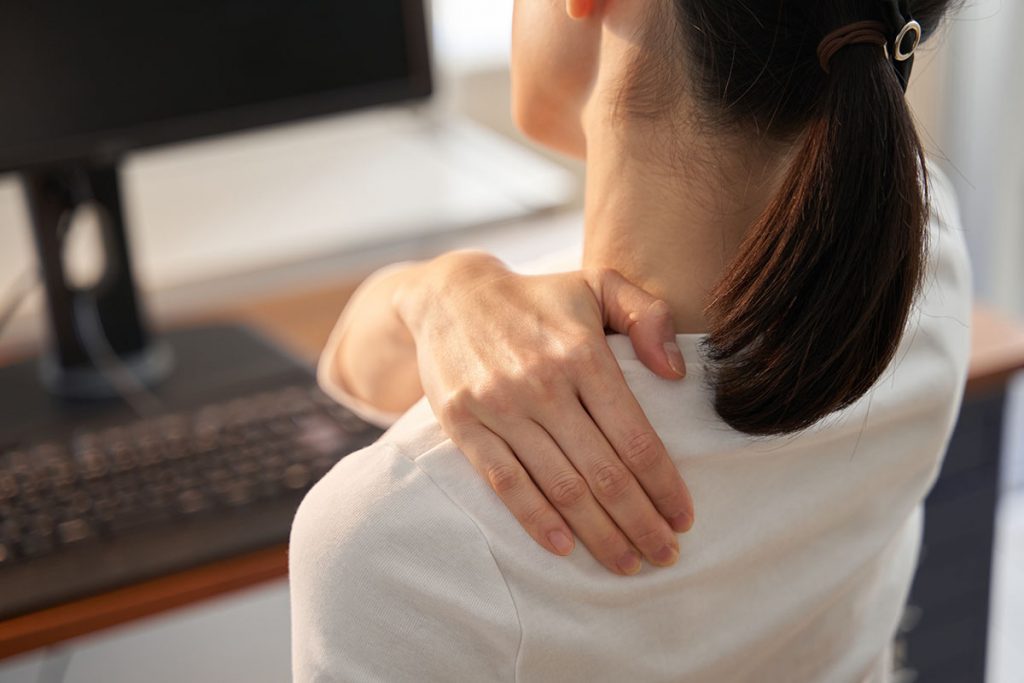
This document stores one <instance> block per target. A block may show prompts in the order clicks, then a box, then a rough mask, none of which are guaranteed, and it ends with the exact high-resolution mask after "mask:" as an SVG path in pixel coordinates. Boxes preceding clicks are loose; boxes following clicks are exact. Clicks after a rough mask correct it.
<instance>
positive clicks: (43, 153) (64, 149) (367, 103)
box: [0, 0, 433, 173]
mask: <svg viewBox="0 0 1024 683" xmlns="http://www.w3.org/2000/svg"><path fill="white" fill-rule="evenodd" d="M400 1H401V6H402V12H403V17H404V18H405V22H404V23H405V28H406V46H407V47H408V50H409V72H408V77H407V78H403V79H397V80H394V81H381V82H379V83H374V84H372V85H366V86H361V87H355V88H353V87H348V88H344V89H339V90H329V91H324V92H319V93H315V94H310V95H302V96H299V97H291V98H285V99H280V100H273V101H267V102H260V103H257V104H249V105H244V106H240V107H233V108H230V109H220V110H217V111H211V112H207V113H203V114H195V115H189V116H180V117H175V118H170V119H164V120H161V121H151V122H148V123H144V124H138V125H134V126H127V127H122V128H115V129H108V130H103V131H97V132H95V133H88V134H82V135H76V136H68V137H64V138H61V139H59V140H50V141H46V142H44V143H39V142H34V143H31V144H26V145H22V146H13V147H7V148H6V149H0V173H10V172H17V171H23V170H32V169H36V168H45V167H52V166H63V165H68V164H81V163H83V162H85V163H89V162H93V161H95V162H100V163H110V162H112V161H116V160H119V159H120V158H122V157H123V156H124V155H126V154H127V153H129V152H132V151H135V150H141V149H146V148H149V147H156V146H161V145H170V144H175V143H180V142H189V141H193V140H197V139H201V138H205V137H211V136H216V135H225V134H229V133H234V132H242V131H247V130H252V129H254V128H261V127H264V126H273V125H279V124H285V123H290V122H294V121H301V120H304V119H311V118H317V117H323V116H328V115H330V114H338V113H341V112H345V111H350V110H353V109H362V108H367V107H371V106H377V105H387V104H395V103H398V102H406V101H408V102H413V101H416V100H423V99H426V98H428V97H430V95H431V94H432V92H433V75H432V73H431V68H430V64H431V61H430V45H429V40H428V37H427V13H426V10H425V8H424V2H423V0H400Z"/></svg>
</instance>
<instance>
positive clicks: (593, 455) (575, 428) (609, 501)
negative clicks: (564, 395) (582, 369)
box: [547, 403, 679, 566]
mask: <svg viewBox="0 0 1024 683" xmlns="http://www.w3.org/2000/svg"><path fill="white" fill-rule="evenodd" d="M547 429H548V430H549V431H550V432H551V435H552V436H553V437H554V439H555V443H556V444H558V446H559V448H560V449H561V450H562V451H564V452H565V454H566V456H568V458H569V461H570V462H571V463H572V464H573V466H574V467H575V469H576V471H578V472H579V473H580V474H582V475H583V478H584V479H585V480H586V482H587V485H588V487H589V488H590V490H591V491H592V492H593V495H594V497H595V498H596V500H597V502H598V503H599V504H600V506H601V507H602V508H603V509H604V510H605V511H606V512H607V513H608V515H610V516H611V518H612V520H613V521H614V522H615V524H616V525H617V526H618V527H619V528H620V529H621V530H622V532H623V533H624V534H625V535H626V538H628V539H629V540H630V542H631V543H632V544H633V545H634V546H636V548H637V549H639V550H640V552H641V553H643V555H644V557H646V558H647V560H648V561H649V562H651V564H654V565H658V566H667V565H670V564H673V563H675V561H676V559H677V558H678V556H679V542H678V540H677V539H676V534H675V532H674V531H673V530H672V528H671V527H669V525H668V523H667V522H666V521H665V518H664V517H662V515H661V514H660V512H659V511H658V509H657V508H656V507H655V506H654V504H653V503H652V501H651V499H650V498H649V497H648V494H647V493H646V492H645V491H644V489H643V488H641V486H640V484H639V483H638V481H637V479H636V478H635V477H634V475H633V473H632V472H631V471H630V470H629V469H628V468H627V467H626V466H625V465H624V464H623V461H622V460H621V459H620V458H619V457H618V456H617V455H616V453H615V452H614V451H613V450H612V448H611V446H610V445H609V444H608V441H607V439H606V438H605V436H604V434H602V433H601V431H600V430H599V429H598V427H597V425H596V424H594V421H593V419H592V418H591V417H590V415H588V414H587V413H586V411H585V410H584V409H583V406H581V405H579V404H578V403H577V405H576V407H575V410H573V411H566V412H564V413H563V414H562V415H560V417H559V420H558V421H557V422H553V423H552V424H551V425H549V426H548V427H547ZM669 464H670V465H671V462H670V463H669ZM673 469H674V468H673ZM677 476H678V475H677ZM556 505H557V503H556ZM560 509H561V508H560ZM563 514H565V513H564V511H563ZM570 523H571V522H570ZM573 528H576V527H575V526H574V527H573ZM577 533H579V530H578V529H577ZM581 538H582V537H581ZM589 547H590V546H589V545H588V548H589Z"/></svg>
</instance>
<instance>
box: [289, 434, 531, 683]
mask: <svg viewBox="0 0 1024 683" xmlns="http://www.w3.org/2000/svg"><path fill="white" fill-rule="evenodd" d="M289 564H290V572H291V577H290V581H291V599H292V654H293V662H292V666H293V671H294V678H295V680H296V681H297V682H304V681H328V680H330V681H381V680H387V681H433V680H437V681H449V680H450V681H454V680H473V681H511V680H514V678H515V673H514V668H515V657H516V653H517V650H518V644H519V624H518V619H517V617H516V612H515V606H514V604H513V603H512V598H511V596H510V594H509V591H508V588H507V587H506V585H505V582H504V578H503V577H502V575H501V572H500V571H499V570H498V568H497V565H496V564H495V562H494V559H493V557H492V556H491V554H490V550H489V548H488V546H487V543H486V541H485V539H484V538H483V536H482V535H481V533H480V532H479V530H478V529H477V528H476V526H475V524H474V523H473V521H472V520H471V519H470V518H468V517H467V516H466V515H465V513H463V512H462V511H461V510H460V509H459V508H458V507H456V506H455V505H454V504H453V503H452V502H451V501H450V500H449V499H448V498H447V497H446V496H445V494H444V493H443V491H441V490H440V489H439V488H437V487H436V486H435V485H434V484H433V482H431V481H430V479H429V478H428V477H427V476H426V475H425V474H423V473H422V472H421V471H419V470H418V469H417V468H416V466H415V465H414V464H413V463H412V462H410V461H409V460H407V459H406V458H404V457H403V456H401V455H400V454H396V453H394V452H393V450H389V449H388V448H387V447H384V446H374V447H371V448H369V449H366V450H364V451H361V452H359V453H356V454H353V455H351V456H349V457H348V458H346V459H345V460H343V461H342V462H341V464H339V466H338V467H336V468H335V469H334V470H332V471H331V472H330V473H329V474H328V475H327V476H326V477H325V478H324V479H323V480H322V481H321V482H320V483H319V484H317V486H316V487H315V488H314V489H313V490H312V491H311V492H310V493H309V495H308V496H307V497H306V499H305V500H304V501H303V503H302V506H301V507H300V509H299V512H298V513H297V515H296V518H295V522H294V524H293V527H292V538H291V548H290V556H289Z"/></svg>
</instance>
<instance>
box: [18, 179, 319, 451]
mask: <svg viewBox="0 0 1024 683" xmlns="http://www.w3.org/2000/svg"><path fill="white" fill-rule="evenodd" d="M23 180H24V186H25V191H26V195H27V198H28V204H29V211H30V215H31V218H32V224H33V232H34V234H35V242H36V247H37V250H38V255H39V263H40V268H41V272H42V276H43V280H44V282H45V286H46V301H47V309H48V311H47V313H48V322H49V332H50V335H49V344H48V348H47V350H46V351H45V352H44V353H43V354H42V355H41V356H40V357H39V358H36V359H32V360H29V361H24V362H22V363H19V364H16V365H13V366H10V367H6V368H0V387H3V391H2V392H0V451H2V450H4V449H5V448H8V447H12V446H14V447H16V446H17V445H18V444H20V443H25V442H29V441H33V442H34V441H38V440H39V439H40V438H62V437H63V436H65V435H66V434H68V433H70V432H74V431H75V430H77V429H80V428H82V427H83V426H84V425H90V426H95V425H99V424H102V423H116V422H123V421H125V420H130V419H134V418H136V417H138V415H137V414H138V413H139V412H140V411H139V407H138V405H137V404H135V405H133V404H132V403H131V401H126V400H125V399H124V394H125V392H126V387H125V386H124V383H123V382H118V381H116V378H112V371H113V372H117V373H121V374H122V375H124V374H125V373H127V375H128V380H129V384H130V386H129V387H128V388H127V389H128V390H137V392H138V393H139V394H144V395H145V398H146V402H145V403H146V405H147V406H148V407H149V408H150V410H153V411H157V412H181V411H188V410H191V409H194V408H196V407H198V406H201V405H203V404H205V403H209V402H215V401H224V400H230V399H231V398H233V397H236V396H244V395H250V394H252V393H254V392H259V391H264V390H272V389H277V388H281V387H283V386H285V385H292V384H299V385H310V384H311V383H312V372H311V369H310V368H309V367H308V366H307V365H306V364H305V363H302V362H300V361H299V360H297V359H295V358H293V357H291V356H290V355H288V354H287V353H284V352H282V351H281V350H279V349H278V348H276V347H275V346H274V345H273V344H272V343H270V342H269V341H268V340H266V339H264V338H262V337H260V336H259V335H258V334H256V333H254V332H252V331H249V330H245V329H243V328H240V327H237V326H208V327H196V328H189V329H181V330H177V331H172V332H169V333H167V334H164V335H153V334H152V333H151V332H150V331H149V330H148V328H147V326H146V324H145V316H144V315H143V312H142V310H141V305H140V304H141V302H140V297H139V296H138V292H137V289H136V287H135V282H134V277H133V273H132V266H131V259H130V257H129V248H128V237H127V230H126V229H125V223H124V218H123V211H122V207H121V199H120V192H119V187H118V172H117V167H116V165H114V164H109V165H95V164H89V165H86V164H81V165H76V166H63V167H60V168H56V169H45V170H36V171H31V172H27V173H25V175H24V177H23ZM84 202H92V203H94V204H95V205H96V206H97V207H98V209H99V214H100V216H101V217H102V221H101V223H102V225H101V231H102V245H103V248H102V251H103V255H104V261H105V262H104V267H103V271H102V275H101V276H100V277H99V278H98V279H97V281H96V284H95V285H93V286H91V287H88V288H84V289H83V288H78V287H75V286H74V285H72V284H71V279H70V277H69V275H68V270H67V268H66V263H65V257H64V250H65V244H66V239H67V237H68V231H67V226H68V224H69V220H70V217H71V215H72V214H73V213H74V211H75V210H76V209H77V208H78V207H79V206H81V205H82V204H83V203H84ZM112 366H113V367H112ZM122 379H123V377H122Z"/></svg>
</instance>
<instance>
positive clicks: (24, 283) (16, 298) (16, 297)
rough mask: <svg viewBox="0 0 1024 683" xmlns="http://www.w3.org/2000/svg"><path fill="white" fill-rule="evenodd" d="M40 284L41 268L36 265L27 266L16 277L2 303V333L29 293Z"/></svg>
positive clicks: (0, 328) (0, 331) (0, 316)
mask: <svg viewBox="0 0 1024 683" xmlns="http://www.w3.org/2000/svg"><path fill="white" fill-rule="evenodd" d="M38 284H39V269H38V268H36V267H35V266H33V267H31V268H26V269H25V270H24V271H23V272H22V273H21V274H19V275H18V277H16V278H14V284H12V285H11V288H10V289H9V290H8V291H7V296H6V297H4V299H3V303H0V335H2V334H3V332H4V328H5V327H7V325H8V324H9V323H10V322H11V320H13V319H14V314H15V313H17V312H18V309H19V308H21V305H22V304H23V303H25V301H26V300H27V299H28V296H29V294H31V293H32V292H34V291H35V289H36V286H37V285H38Z"/></svg>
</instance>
